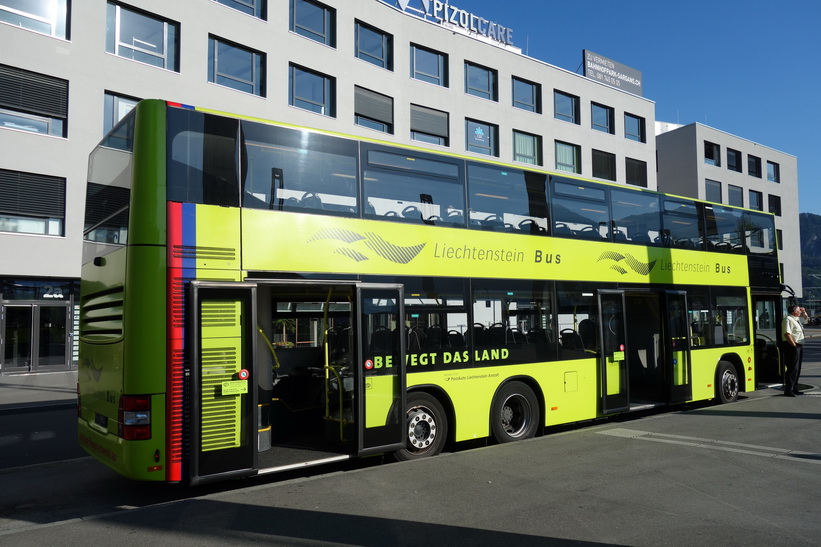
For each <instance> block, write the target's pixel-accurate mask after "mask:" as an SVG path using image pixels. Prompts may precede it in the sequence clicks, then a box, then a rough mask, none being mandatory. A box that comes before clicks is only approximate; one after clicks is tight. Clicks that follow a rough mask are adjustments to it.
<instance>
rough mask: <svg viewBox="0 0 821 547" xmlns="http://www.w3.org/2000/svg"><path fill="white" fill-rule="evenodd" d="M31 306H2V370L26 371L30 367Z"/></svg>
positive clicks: (32, 319)
mask: <svg viewBox="0 0 821 547" xmlns="http://www.w3.org/2000/svg"><path fill="white" fill-rule="evenodd" d="M33 311H34V308H33V306H8V305H7V306H3V321H2V324H3V338H2V342H0V345H2V349H3V363H2V365H3V366H2V371H3V372H28V371H29V370H30V368H31V357H32V355H31V354H32V349H33V348H32V345H31V338H32V332H33V328H32V327H33V326H34V318H33V317H34V315H33Z"/></svg>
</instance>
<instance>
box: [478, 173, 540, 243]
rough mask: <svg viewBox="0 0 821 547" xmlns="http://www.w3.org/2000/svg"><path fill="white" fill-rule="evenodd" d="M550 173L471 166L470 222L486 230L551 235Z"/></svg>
mask: <svg viewBox="0 0 821 547" xmlns="http://www.w3.org/2000/svg"><path fill="white" fill-rule="evenodd" d="M546 181H547V176H546V175H542V174H539V173H531V172H528V171H519V170H517V169H504V168H501V167H494V166H489V165H483V164H477V163H471V164H469V165H468V200H469V204H470V225H471V226H472V227H476V228H480V229H483V230H494V231H505V232H510V231H514V232H525V233H528V234H547V222H548V220H547V196H546V195H545V184H546Z"/></svg>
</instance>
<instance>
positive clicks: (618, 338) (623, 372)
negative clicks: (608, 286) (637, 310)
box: [599, 290, 630, 414]
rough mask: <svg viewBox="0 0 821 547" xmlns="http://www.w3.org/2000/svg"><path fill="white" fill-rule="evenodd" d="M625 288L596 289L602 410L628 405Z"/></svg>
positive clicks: (612, 409)
mask: <svg viewBox="0 0 821 547" xmlns="http://www.w3.org/2000/svg"><path fill="white" fill-rule="evenodd" d="M625 325H626V321H625V303H624V291H609V290H599V339H600V340H601V341H602V346H601V352H600V353H599V359H600V360H599V363H600V370H601V401H602V414H613V413H616V412H624V411H626V410H629V409H630V379H629V377H628V368H627V337H626V335H625Z"/></svg>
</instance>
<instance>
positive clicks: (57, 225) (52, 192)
mask: <svg viewBox="0 0 821 547" xmlns="http://www.w3.org/2000/svg"><path fill="white" fill-rule="evenodd" d="M65 211H66V179H64V178H62V177H52V176H48V175H38V174H35V173H24V172H21V171H10V170H7V169H0V232H15V233H22V234H39V235H50V236H62V235H63V225H64V220H65Z"/></svg>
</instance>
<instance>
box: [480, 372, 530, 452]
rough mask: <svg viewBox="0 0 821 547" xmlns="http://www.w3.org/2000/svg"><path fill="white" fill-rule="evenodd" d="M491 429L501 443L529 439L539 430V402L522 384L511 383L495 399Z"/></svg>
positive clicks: (491, 410) (503, 387)
mask: <svg viewBox="0 0 821 547" xmlns="http://www.w3.org/2000/svg"><path fill="white" fill-rule="evenodd" d="M490 428H491V430H492V431H493V436H494V437H495V438H496V440H497V441H499V442H500V443H509V442H513V441H518V440H521V439H529V438H531V437H533V436H534V435H536V431H537V430H538V428H539V401H538V399H536V395H535V394H534V393H533V390H532V389H530V388H529V387H527V385H525V384H523V383H522V382H510V383H508V384H505V385H504V386H502V389H500V390H499V392H498V393H497V394H496V397H494V398H493V404H492V405H491V407H490Z"/></svg>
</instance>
